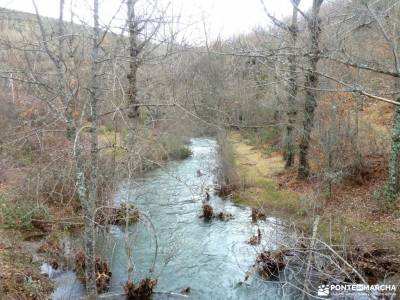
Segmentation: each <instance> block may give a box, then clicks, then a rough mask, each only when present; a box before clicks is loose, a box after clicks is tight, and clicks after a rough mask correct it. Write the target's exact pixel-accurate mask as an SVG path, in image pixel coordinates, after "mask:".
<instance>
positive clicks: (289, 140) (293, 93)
mask: <svg viewBox="0 0 400 300" xmlns="http://www.w3.org/2000/svg"><path fill="white" fill-rule="evenodd" d="M293 2H294V3H293V16H292V24H291V26H290V27H289V33H290V39H291V48H292V49H291V51H292V53H291V54H290V55H289V57H288V60H289V86H288V98H287V104H288V109H287V118H288V124H287V126H286V145H285V155H284V157H285V159H286V164H285V166H286V168H290V167H292V166H293V164H294V159H295V137H294V125H295V123H296V117H297V108H296V97H297V73H296V71H297V59H296V53H295V51H296V45H297V34H298V25H297V9H296V8H295V5H296V6H297V5H298V4H299V3H300V0H294V1H293Z"/></svg>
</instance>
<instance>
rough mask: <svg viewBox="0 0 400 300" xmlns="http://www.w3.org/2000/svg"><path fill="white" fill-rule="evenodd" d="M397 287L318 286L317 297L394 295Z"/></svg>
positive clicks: (362, 285)
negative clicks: (350, 294) (353, 294)
mask: <svg viewBox="0 0 400 300" xmlns="http://www.w3.org/2000/svg"><path fill="white" fill-rule="evenodd" d="M396 289H397V287H396V286H395V285H385V284H377V285H366V284H343V285H339V284H336V285H334V284H332V285H320V286H318V291H317V295H318V297H328V296H330V295H331V294H332V295H333V294H334V295H338V294H342V293H365V294H374V295H396Z"/></svg>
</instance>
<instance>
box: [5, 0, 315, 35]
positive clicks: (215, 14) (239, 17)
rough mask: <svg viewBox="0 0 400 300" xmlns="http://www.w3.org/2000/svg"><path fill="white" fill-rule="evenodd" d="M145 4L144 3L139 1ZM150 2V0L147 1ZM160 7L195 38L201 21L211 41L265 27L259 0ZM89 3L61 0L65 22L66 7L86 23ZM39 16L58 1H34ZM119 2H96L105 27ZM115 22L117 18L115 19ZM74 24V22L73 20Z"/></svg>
mask: <svg viewBox="0 0 400 300" xmlns="http://www.w3.org/2000/svg"><path fill="white" fill-rule="evenodd" d="M141 1H148V0H141ZM150 1H154V0H150ZM158 1H159V2H160V3H161V5H162V4H163V3H167V2H168V3H170V6H169V8H170V9H171V10H172V9H173V13H174V15H181V19H180V20H181V22H182V23H183V24H186V25H188V26H189V25H190V26H189V28H190V29H188V32H190V33H187V34H186V35H188V36H189V38H192V39H194V38H195V39H197V38H200V37H199V36H200V35H204V34H203V33H204V29H203V27H204V26H203V22H202V20H206V24H207V31H208V35H209V36H210V37H211V38H216V37H217V36H221V37H222V38H228V37H231V36H233V35H235V34H240V33H247V32H250V31H251V30H252V29H253V28H255V27H258V26H262V27H265V26H267V25H268V18H267V17H266V15H265V13H264V11H263V8H262V5H261V3H260V0H158ZM92 2H93V1H92V0H65V3H66V5H67V7H66V18H68V19H69V13H68V11H70V9H69V7H70V4H71V3H72V6H73V7H74V9H73V11H74V13H75V14H77V15H78V16H79V18H80V19H83V20H85V21H87V22H90V20H91V19H90V16H91V13H90V11H91V7H92ZM311 2H312V0H302V2H301V7H302V8H303V9H307V8H309V7H310V3H311ZM36 3H37V6H38V8H39V11H40V14H42V15H45V16H49V17H57V15H58V10H59V7H58V6H59V1H58V0H36ZM264 3H265V5H266V6H267V8H268V10H269V11H270V12H271V13H272V14H274V15H275V16H276V17H278V18H282V17H284V16H289V15H290V14H291V5H290V1H289V0H264ZM120 5H121V0H100V10H101V19H102V23H103V24H108V23H109V22H110V20H111V19H112V18H113V16H114V15H115V14H116V12H117V11H118V8H119V7H120ZM0 7H5V8H11V9H16V10H21V11H26V12H34V9H33V5H32V0H0ZM125 14H126V9H125V7H124V6H123V7H122V9H121V11H120V14H119V18H120V19H122V18H124V16H125ZM117 19H118V18H117ZM75 21H77V20H75ZM117 22H118V21H117ZM190 36H191V37H190Z"/></svg>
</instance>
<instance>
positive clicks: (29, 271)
mask: <svg viewBox="0 0 400 300" xmlns="http://www.w3.org/2000/svg"><path fill="white" fill-rule="evenodd" d="M100 132H101V133H100V135H99V145H100V148H101V149H102V151H101V152H100V154H101V157H100V160H101V164H102V166H103V168H102V170H101V175H100V177H99V186H101V189H102V190H101V194H102V197H101V199H100V201H102V202H101V203H107V205H113V204H112V201H111V199H110V198H112V195H113V192H114V191H115V187H116V186H117V185H118V184H119V182H120V181H121V180H122V179H123V178H124V177H125V174H126V173H127V170H126V167H124V163H125V161H126V160H127V157H126V151H125V150H124V147H122V146H118V145H123V144H124V142H123V140H124V136H126V133H125V132H123V131H120V132H115V131H113V130H111V129H107V128H101V130H100ZM143 136H144V137H143V141H141V142H140V143H141V144H140V146H141V151H143V152H144V153H145V155H143V157H144V158H143V162H141V166H140V167H138V168H137V172H135V174H134V176H141V175H142V174H143V173H144V172H148V171H150V170H154V169H156V168H158V167H160V166H161V165H164V164H166V163H167V162H168V161H170V160H181V159H185V158H187V157H188V156H190V155H191V152H190V150H189V148H188V146H187V144H186V141H187V139H185V138H184V137H182V136H178V135H174V134H173V133H170V134H167V133H164V134H163V135H161V134H159V133H158V132H156V131H155V130H153V131H151V130H148V131H146V132H145V133H143ZM47 142H48V143H52V147H53V148H54V149H59V150H57V151H54V152H57V153H61V154H60V156H59V157H57V159H54V158H53V157H51V156H39V155H38V154H37V153H36V152H35V151H36V148H34V147H32V148H29V149H28V150H29V152H28V150H26V149H23V151H24V152H23V151H22V150H21V151H20V150H19V149H18V150H15V151H14V157H12V159H10V160H9V161H7V160H4V161H5V162H6V164H3V165H2V166H1V167H2V168H3V169H2V170H1V171H2V172H0V175H1V176H0V299H1V300H2V299H40V300H42V299H49V297H50V294H51V293H52V286H53V284H52V282H51V281H50V279H49V278H48V277H47V276H45V275H43V274H41V270H40V265H41V262H45V261H47V262H53V261H54V262H60V260H59V258H60V257H61V256H62V255H61V251H60V243H61V242H60V241H61V239H62V238H63V237H64V236H65V235H68V234H69V233H70V232H71V231H72V230H74V229H76V228H79V227H81V226H83V216H82V211H81V208H80V203H79V201H78V198H77V195H76V190H75V185H74V182H75V181H74V162H73V160H71V158H70V153H69V152H68V151H65V149H64V148H66V149H68V147H67V146H65V145H66V144H68V141H67V140H65V138H64V137H57V138H55V137H47V136H46V137H44V138H43V143H47ZM2 163H3V161H2ZM43 166H46V168H45V171H46V172H43V174H41V177H37V176H36V175H35V176H33V175H32V174H35V172H37V170H41V169H42V168H44V167H43ZM131 175H132V174H131ZM31 178H33V179H31ZM38 249H40V251H39V252H41V253H37V252H38V251H37V250H38ZM15 253H17V255H16V254H15ZM57 256H58V257H57ZM14 258H15V259H14Z"/></svg>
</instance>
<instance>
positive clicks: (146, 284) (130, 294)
mask: <svg viewBox="0 0 400 300" xmlns="http://www.w3.org/2000/svg"><path fill="white" fill-rule="evenodd" d="M157 283H158V281H157V279H154V278H145V279H142V280H141V281H140V283H139V284H138V285H135V284H134V283H133V282H132V281H128V282H127V283H126V284H125V285H124V289H125V292H126V294H127V298H128V299H129V300H141V299H149V298H150V297H151V295H152V294H153V291H154V288H155V287H156V286H157Z"/></svg>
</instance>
